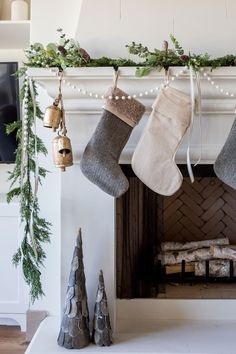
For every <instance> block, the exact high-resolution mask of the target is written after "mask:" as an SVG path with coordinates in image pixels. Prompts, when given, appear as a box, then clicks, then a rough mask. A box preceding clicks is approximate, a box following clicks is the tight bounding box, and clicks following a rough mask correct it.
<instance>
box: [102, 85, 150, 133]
mask: <svg viewBox="0 0 236 354" xmlns="http://www.w3.org/2000/svg"><path fill="white" fill-rule="evenodd" d="M116 96H118V97H119V99H116ZM122 96H123V97H125V99H122ZM109 97H112V98H111V99H110V98H109ZM104 108H105V109H106V110H107V111H109V112H111V113H113V114H114V115H116V116H117V117H119V118H120V119H121V120H123V121H124V122H125V123H127V124H128V125H130V126H131V127H134V126H135V125H137V124H138V122H139V121H140V119H141V118H142V115H143V114H144V112H145V106H144V105H143V104H142V103H140V102H139V101H137V100H135V99H134V98H132V97H131V98H130V99H129V98H128V95H127V93H125V92H124V91H122V90H120V89H119V88H117V87H116V88H113V87H111V88H110V89H109V90H108V92H107V94H106V102H105V106H104Z"/></svg>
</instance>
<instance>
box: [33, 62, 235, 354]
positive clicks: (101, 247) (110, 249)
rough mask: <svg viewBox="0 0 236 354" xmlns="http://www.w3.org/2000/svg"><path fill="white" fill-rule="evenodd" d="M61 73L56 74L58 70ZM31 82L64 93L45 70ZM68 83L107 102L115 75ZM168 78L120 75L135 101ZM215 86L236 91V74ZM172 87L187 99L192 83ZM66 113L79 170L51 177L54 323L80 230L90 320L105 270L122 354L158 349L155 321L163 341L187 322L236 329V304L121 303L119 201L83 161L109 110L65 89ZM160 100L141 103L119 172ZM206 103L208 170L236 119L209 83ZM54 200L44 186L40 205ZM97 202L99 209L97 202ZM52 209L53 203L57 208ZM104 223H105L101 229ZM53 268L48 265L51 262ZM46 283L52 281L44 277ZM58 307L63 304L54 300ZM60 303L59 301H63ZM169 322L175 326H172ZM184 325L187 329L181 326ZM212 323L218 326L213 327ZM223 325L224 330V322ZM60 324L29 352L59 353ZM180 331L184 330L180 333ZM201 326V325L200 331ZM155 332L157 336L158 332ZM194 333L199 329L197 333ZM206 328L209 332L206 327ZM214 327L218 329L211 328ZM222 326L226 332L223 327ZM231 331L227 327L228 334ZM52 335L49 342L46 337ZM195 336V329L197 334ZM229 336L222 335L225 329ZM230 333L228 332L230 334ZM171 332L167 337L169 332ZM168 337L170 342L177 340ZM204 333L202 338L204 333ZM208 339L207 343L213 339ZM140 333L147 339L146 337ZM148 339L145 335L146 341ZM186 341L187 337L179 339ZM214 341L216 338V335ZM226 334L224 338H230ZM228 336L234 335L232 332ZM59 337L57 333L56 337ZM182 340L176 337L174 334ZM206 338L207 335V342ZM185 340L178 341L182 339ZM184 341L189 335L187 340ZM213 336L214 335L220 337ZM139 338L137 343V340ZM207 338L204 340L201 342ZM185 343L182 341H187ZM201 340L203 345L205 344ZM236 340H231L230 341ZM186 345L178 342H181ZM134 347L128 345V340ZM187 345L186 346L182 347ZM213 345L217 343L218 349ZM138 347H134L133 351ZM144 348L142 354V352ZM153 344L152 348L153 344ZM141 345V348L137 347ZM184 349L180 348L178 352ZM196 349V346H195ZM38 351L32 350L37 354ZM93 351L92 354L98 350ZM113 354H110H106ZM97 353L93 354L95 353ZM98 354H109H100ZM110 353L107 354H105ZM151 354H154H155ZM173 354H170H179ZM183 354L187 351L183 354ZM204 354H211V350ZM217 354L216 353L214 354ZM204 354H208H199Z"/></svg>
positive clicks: (83, 72)
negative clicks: (142, 111)
mask: <svg viewBox="0 0 236 354" xmlns="http://www.w3.org/2000/svg"><path fill="white" fill-rule="evenodd" d="M178 70H179V68H171V72H173V74H174V73H176V72H177V71H178ZM55 72H56V70H55ZM28 75H29V76H32V77H34V78H35V80H36V81H37V82H38V83H39V84H40V85H41V86H43V88H44V89H46V91H47V93H48V94H49V96H50V97H51V98H55V96H56V95H57V89H58V79H57V77H56V75H53V73H51V72H49V70H47V69H40V68H31V69H29V72H28ZM64 77H65V78H66V79H68V80H69V81H70V82H72V83H75V84H76V85H79V86H80V87H83V88H84V89H85V90H88V91H89V90H91V91H93V92H95V91H96V92H97V93H99V94H103V93H104V92H105V91H106V90H107V88H108V87H109V86H110V85H111V83H112V77H113V69H112V68H70V69H67V70H66V71H65V74H64ZM163 77H164V72H163V71H162V72H153V73H152V74H151V75H150V76H148V77H144V78H141V79H140V78H137V77H135V68H120V79H119V86H120V87H121V89H124V90H127V92H129V93H130V94H135V93H136V92H139V91H145V89H146V88H148V89H150V88H153V87H155V86H158V85H160V84H161V82H162V81H163ZM212 78H213V79H214V81H215V82H217V81H219V82H220V84H221V86H223V87H227V89H228V90H230V89H231V90H232V91H233V87H234V86H235V82H236V68H221V69H217V70H215V71H213V74H212ZM174 87H176V88H179V89H180V90H183V91H184V92H186V93H187V92H189V76H188V73H187V72H186V73H184V74H183V75H182V76H181V77H180V79H179V80H178V81H176V82H175V84H174ZM44 89H41V88H39V92H40V97H42V96H43V97H45V90H44ZM63 94H64V105H65V109H66V121H67V128H68V134H69V135H70V137H71V141H72V146H73V152H74V157H75V165H74V166H73V167H71V168H70V169H68V171H67V172H66V173H65V174H62V175H60V174H59V173H58V171H56V173H54V172H53V174H51V176H49V178H52V177H53V182H54V184H55V183H56V185H57V193H58V194H57V198H56V199H55V201H54V202H55V203H56V202H57V203H58V204H57V206H59V207H58V208H57V209H55V213H54V214H53V217H52V219H51V221H52V223H53V224H54V225H57V227H58V233H57V237H56V238H54V240H56V241H55V242H57V245H58V248H57V249H58V250H59V253H60V250H61V254H59V255H58V256H56V257H55V258H53V257H52V258H51V259H52V261H51V265H52V267H53V268H54V269H55V268H57V269H58V268H59V269H60V277H58V278H57V282H56V283H55V284H56V288H55V286H53V287H51V288H50V284H48V288H47V290H48V291H47V301H48V302H49V299H52V301H51V302H54V299H55V293H56V294H57V293H58V291H59V292H61V299H60V306H58V307H57V310H54V311H53V313H51V315H54V316H55V317H57V318H58V317H60V308H61V306H63V303H64V297H65V290H66V286H67V278H68V271H69V267H70V261H71V252H72V250H73V247H74V239H75V235H76V232H77V229H78V226H81V227H82V230H83V234H84V242H83V244H84V263H85V269H86V278H87V291H88V297H89V307H90V311H91V313H92V311H93V305H94V294H95V292H96V286H97V271H96V270H99V269H100V268H102V269H103V270H104V276H105V281H106V289H107V295H108V299H109V308H110V313H111V318H112V321H113V328H114V331H115V333H121V332H122V333H124V338H129V339H130V341H131V342H129V343H130V347H129V346H127V345H126V343H125V345H124V346H123V349H122V348H121V349H119V348H120V347H119V346H118V347H113V348H114V350H117V352H119V353H121V352H130V351H133V352H140V350H141V349H142V350H143V351H142V352H143V353H144V352H145V350H144V349H143V348H144V347H145V346H147V347H146V348H148V347H149V348H150V345H151V346H152V347H153V345H154V344H153V343H154V342H152V340H151V336H152V333H154V332H155V331H156V328H157V327H158V326H159V325H157V327H155V326H154V325H153V324H154V323H156V321H163V323H164V322H165V321H167V322H165V324H163V327H162V325H160V327H158V328H159V329H160V331H161V333H162V334H163V336H162V338H164V337H165V336H164V333H167V332H168V330H167V329H168V328H169V330H170V332H171V328H172V329H174V328H177V327H176V323H177V324H179V327H178V328H179V329H181V330H184V329H187V328H190V327H191V325H189V326H188V324H187V323H189V322H188V321H193V322H191V323H197V322H195V321H200V322H199V323H200V324H199V326H202V328H205V329H206V328H209V329H210V328H212V331H213V328H216V326H218V325H219V327H217V328H221V331H223V330H224V328H226V327H227V326H228V323H229V322H230V323H231V324H230V326H231V327H230V328H231V329H232V328H235V327H234V326H236V324H235V320H236V306H235V300H234V299H222V298H220V299H219V298H218V299H200V298H198V299H192V298H187V299H186V298H183V297H181V298H178V299H177V298H176V297H175V298H168V299H166V298H153V297H152V298H150V297H149V295H148V296H145V298H144V297H142V298H137V297H135V298H132V299H130V298H129V299H127V298H125V299H118V298H117V296H116V249H117V247H116V228H115V223H116V221H115V211H116V208H115V201H114V200H113V199H112V198H111V197H109V196H107V195H106V194H105V193H103V192H102V191H100V190H99V189H98V188H97V187H96V186H94V185H92V184H91V183H90V182H89V181H87V180H86V179H85V178H84V177H83V175H82V173H81V172H80V168H79V161H80V157H81V153H82V152H83V150H84V148H85V146H86V144H87V142H88V140H89V138H90V137H91V135H92V133H93V131H94V129H95V127H96V125H97V123H98V121H99V118H100V115H101V110H102V104H103V102H102V101H101V100H99V99H96V98H85V97H83V96H81V95H80V94H78V92H77V91H76V90H74V89H73V87H72V86H67V85H65V86H64V87H63ZM154 98H155V93H153V94H150V95H147V96H145V97H142V98H140V101H142V102H143V103H144V104H145V106H146V107H147V111H146V113H147V114H146V115H145V117H144V118H143V119H142V121H141V123H140V124H139V125H138V126H137V127H136V128H135V129H134V131H133V133H132V135H131V137H130V139H129V141H128V143H127V145H126V147H125V149H124V151H123V152H122V156H121V159H120V163H121V164H127V165H129V164H130V161H131V156H132V154H133V151H134V148H135V146H136V144H137V141H138V140H139V137H140V135H141V132H142V129H143V126H144V125H145V123H146V121H147V119H148V118H147V117H148V115H149V113H150V110H151V104H152V102H153V100H154ZM202 98H203V117H202V133H203V134H202V162H201V163H202V164H203V165H205V164H213V163H214V161H215V158H216V156H217V154H218V153H219V151H220V149H221V147H222V145H223V143H224V141H225V138H226V136H227V134H228V132H229V129H230V127H231V125H232V122H233V118H234V117H233V115H232V112H233V111H234V107H235V102H234V100H232V99H231V98H230V97H222V96H221V95H220V93H219V92H217V91H215V90H214V89H213V88H212V87H211V86H210V85H209V84H208V83H207V82H206V81H204V80H203V81H202ZM51 100H52V99H48V98H47V101H46V103H45V106H44V107H43V106H42V109H44V108H45V107H46V106H47V105H48V104H50V103H51ZM39 129H40V134H41V136H42V137H45V134H47V141H48V149H49V153H50V148H51V146H50V144H51V142H50V139H51V138H52V136H51V133H50V132H47V133H45V130H41V128H39ZM198 156H199V130H198V127H197V126H195V127H194V131H193V137H192V144H191V157H192V159H193V161H194V159H195V160H196V159H197V158H198ZM176 161H177V162H178V163H179V164H185V163H186V141H184V142H183V144H182V146H181V148H180V149H179V151H178V153H177V155H176ZM49 169H50V170H51V169H52V168H51V167H49ZM50 193H51V186H50V185H47V184H45V187H44V190H43V191H42V193H41V199H42V200H45V205H46V206H47V205H48V195H49V194H50ZM94 201H96V202H94ZM54 202H53V203H54ZM58 220H61V222H60V223H59V224H58ZM101 220H102V221H101ZM49 260H50V258H49ZM46 278H47V277H46ZM46 281H47V279H46ZM154 290H155V289H154ZM56 299H57V297H56ZM57 301H58V300H57ZM168 321H169V322H168ZM181 321H182V322H181ZM207 321H210V322H211V321H213V322H211V324H210V323H209V322H207ZM218 321H220V324H219V322H218ZM59 322H60V321H59V320H58V319H57V320H56V319H52V318H49V319H48V321H45V323H44V324H42V326H41V328H40V329H39V332H38V336H37V337H36V339H35V344H32V347H31V348H30V349H29V353H30V354H31V353H32V354H35V353H38V352H40V351H36V349H34V348H36V346H37V350H39V349H38V348H40V343H42V340H43V338H44V340H45V341H47V339H48V343H49V344H48V351H45V352H46V353H50V354H51V353H52V352H53V353H54V352H55V353H56V352H57V349H56V348H55V349H54V344H53V343H54V334H55V333H56V331H57V325H58V326H59ZM203 322H204V323H205V324H204V323H203ZM141 323H145V326H143V327H145V328H141V327H142V326H141ZM180 323H185V324H186V327H184V325H183V326H182V325H180ZM196 325H197V324H196ZM152 326H154V327H155V330H154V329H153V328H154V327H152ZM194 326H195V325H194ZM204 326H206V327H204ZM211 326H212V327H211ZM222 326H223V327H222ZM224 326H226V327H224ZM52 327H53V328H54V330H53V331H52V333H51V335H50V339H49V337H48V335H49V334H48V329H49V328H52ZM194 328H197V327H194ZM222 328H223V329H222ZM227 328H228V327H227ZM131 331H133V332H135V333H140V335H138V336H136V337H135V336H132V335H130V336H129V333H131ZM166 331H167V332H166ZM170 332H168V333H169V334H168V336H170V335H171V333H172V332H171V333H170ZM203 332H204V331H203ZM205 332H206V333H208V338H209V332H207V331H205ZM141 333H142V334H141ZM145 333H146V334H147V335H145ZM181 333H182V332H181ZM214 333H215V332H214ZM225 333H226V332H225ZM227 333H229V336H231V334H230V333H232V331H228V332H227ZM56 334H57V333H56ZM173 335H176V333H173ZM202 335H204V333H203V334H202ZM178 336H179V334H178ZM185 336H186V334H185ZM214 336H215V334H214ZM134 337H135V338H136V339H137V341H135V340H134ZM200 337H201V336H200ZM179 338H182V339H183V337H181V335H180V336H179ZM202 338H203V337H202ZM230 338H231V337H230ZM182 339H180V342H181V341H182ZM127 340H128V339H127ZM182 342H183V341H182ZM213 342H214V341H213ZM37 343H38V345H37ZM132 343H135V344H134V346H133V347H132ZM141 343H142V346H141ZM148 343H152V344H148ZM139 345H140V347H139ZM180 346H181V345H180ZM154 347H155V348H158V349H157V351H156V352H158V350H159V352H160V353H162V352H163V351H161V346H159V345H158V344H157V343H156V346H155V345H154ZM52 348H53V349H52ZM196 348H197V346H196ZM31 349H32V350H31ZM53 350H54V351H53ZM92 350H93V349H92ZM111 350H113V349H112V348H111ZM106 351H107V350H106ZM92 352H93V351H92ZM100 352H103V351H102V350H101V351H100ZM104 352H105V351H104ZM150 352H151V350H150ZM177 352H178V351H175V350H174V349H173V350H172V351H171V350H170V351H169V353H177ZM182 352H184V351H182ZM185 352H186V353H187V352H189V351H187V350H186V351H185ZM205 352H206V353H208V352H209V353H211V352H213V351H210V350H209V351H208V350H205ZM215 352H217V351H215ZM198 353H203V352H201V351H200V350H198ZM222 353H223V352H222Z"/></svg>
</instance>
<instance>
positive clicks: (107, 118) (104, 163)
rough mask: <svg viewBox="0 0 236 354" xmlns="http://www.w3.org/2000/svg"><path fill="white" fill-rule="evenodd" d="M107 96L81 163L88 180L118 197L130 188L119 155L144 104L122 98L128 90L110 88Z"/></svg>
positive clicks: (139, 117) (137, 120) (139, 116)
mask: <svg viewBox="0 0 236 354" xmlns="http://www.w3.org/2000/svg"><path fill="white" fill-rule="evenodd" d="M109 96H110V97H112V99H109V98H108V99H107V100H106V104H105V109H104V111H103V114H102V118H101V120H100V122H99V124H98V126H97V128H96V130H95V132H94V134H93V136H92V138H91V140H90V141H89V143H88V145H87V146H86V148H85V151H84V154H83V156H82V160H81V163H80V167H81V171H82V172H83V174H84V175H85V176H86V177H87V178H88V179H89V180H90V181H91V182H93V183H94V184H96V185H97V186H98V187H99V188H101V189H102V190H103V191H104V192H106V193H108V194H110V195H112V196H113V197H116V198H117V197H120V196H121V195H122V194H124V193H125V192H126V191H127V190H128V188H129V182H128V180H127V178H126V177H125V175H124V174H123V172H122V170H121V168H120V166H119V158H120V155H121V152H122V150H123V148H124V146H125V144H126V142H127V141H128V139H129V137H130V134H131V132H132V129H133V127H134V126H135V125H136V124H137V123H138V122H139V120H140V119H141V117H142V115H143V113H144V110H145V108H144V106H143V105H142V104H141V103H139V102H138V101H136V100H134V99H121V97H122V96H123V97H127V94H126V93H125V92H123V91H121V90H120V89H118V88H113V89H110V91H109V92H108V95H107V97H109ZM117 96H118V97H120V98H119V99H118V100H117V99H115V97H117Z"/></svg>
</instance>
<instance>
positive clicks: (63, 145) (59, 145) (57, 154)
mask: <svg viewBox="0 0 236 354" xmlns="http://www.w3.org/2000/svg"><path fill="white" fill-rule="evenodd" d="M52 144H53V162H54V165H55V166H56V167H59V168H60V169H61V170H62V171H65V170H66V167H69V166H72V165H73V155H72V147H71V142H70V139H69V138H68V137H67V136H65V135H58V136H56V137H55V138H54V139H53V141H52Z"/></svg>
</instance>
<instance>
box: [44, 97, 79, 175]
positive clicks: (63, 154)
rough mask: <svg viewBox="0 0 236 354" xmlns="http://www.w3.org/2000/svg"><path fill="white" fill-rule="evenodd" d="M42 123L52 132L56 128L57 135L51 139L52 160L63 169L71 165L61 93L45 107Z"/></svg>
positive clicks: (71, 157) (71, 159)
mask: <svg viewBox="0 0 236 354" xmlns="http://www.w3.org/2000/svg"><path fill="white" fill-rule="evenodd" d="M59 104H60V106H61V107H59ZM43 125H44V127H46V128H51V129H52V130H53V131H54V132H55V131H56V130H57V129H58V135H57V136H56V137H55V138H54V139H53V141H52V146H53V149H52V153H53V162H54V165H55V166H56V167H59V168H60V169H61V170H62V171H65V170H66V167H69V166H72V165H73V155H72V146H71V142H70V139H69V138H68V136H66V133H67V130H66V126H65V111H64V108H63V102H62V96H61V94H59V96H58V97H57V98H56V99H55V100H54V102H53V104H52V105H51V106H49V107H47V108H46V111H45V114H44V120H43Z"/></svg>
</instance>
